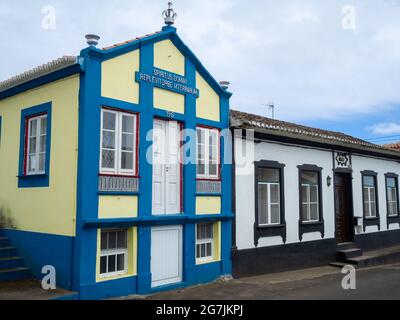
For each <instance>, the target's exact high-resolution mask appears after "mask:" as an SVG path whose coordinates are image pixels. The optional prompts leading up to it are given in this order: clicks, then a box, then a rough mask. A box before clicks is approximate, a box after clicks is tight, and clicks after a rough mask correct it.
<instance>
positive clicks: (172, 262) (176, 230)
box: [151, 226, 182, 288]
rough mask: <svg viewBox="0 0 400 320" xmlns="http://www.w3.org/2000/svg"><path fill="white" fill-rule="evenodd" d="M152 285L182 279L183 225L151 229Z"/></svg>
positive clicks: (176, 281) (156, 285) (171, 282)
mask: <svg viewBox="0 0 400 320" xmlns="http://www.w3.org/2000/svg"><path fill="white" fill-rule="evenodd" d="M151 274H152V279H151V286H152V287H153V288H154V287H159V286H163V285H167V284H173V283H178V282H181V281H182V226H167V227H154V228H152V230H151Z"/></svg>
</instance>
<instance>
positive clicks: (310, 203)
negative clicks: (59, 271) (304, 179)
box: [300, 183, 320, 223]
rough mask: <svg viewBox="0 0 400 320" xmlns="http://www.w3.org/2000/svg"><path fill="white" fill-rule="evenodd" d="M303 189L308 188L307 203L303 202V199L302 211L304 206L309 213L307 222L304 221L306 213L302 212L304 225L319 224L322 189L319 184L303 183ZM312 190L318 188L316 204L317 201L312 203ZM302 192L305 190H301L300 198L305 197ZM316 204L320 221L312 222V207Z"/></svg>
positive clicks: (307, 213)
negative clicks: (320, 192) (320, 193)
mask: <svg viewBox="0 0 400 320" xmlns="http://www.w3.org/2000/svg"><path fill="white" fill-rule="evenodd" d="M301 187H302V189H303V188H304V187H306V190H307V201H306V202H303V199H301V210H303V206H304V205H306V208H307V212H306V216H307V220H304V219H303V213H304V212H302V215H301V216H302V217H301V219H302V222H303V223H313V222H319V220H320V207H319V188H320V187H319V184H311V183H302V184H301ZM311 188H316V189H317V201H316V202H315V201H311ZM302 192H303V190H301V193H300V197H302V196H303V194H302ZM315 204H316V205H317V210H318V211H317V213H318V219H315V220H312V219H311V205H315Z"/></svg>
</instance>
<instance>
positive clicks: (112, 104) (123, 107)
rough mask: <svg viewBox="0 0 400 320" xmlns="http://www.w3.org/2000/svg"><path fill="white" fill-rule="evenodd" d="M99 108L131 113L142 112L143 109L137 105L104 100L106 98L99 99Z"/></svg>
mask: <svg viewBox="0 0 400 320" xmlns="http://www.w3.org/2000/svg"><path fill="white" fill-rule="evenodd" d="M100 106H101V107H110V108H116V109H121V110H126V111H131V112H138V113H139V112H141V111H143V108H141V106H140V105H138V104H134V103H130V102H125V101H121V100H116V99H111V98H106V97H101V98H100Z"/></svg>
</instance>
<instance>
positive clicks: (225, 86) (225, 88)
mask: <svg viewBox="0 0 400 320" xmlns="http://www.w3.org/2000/svg"><path fill="white" fill-rule="evenodd" d="M230 84H231V83H230V82H229V81H220V83H219V85H220V86H221V87H222V89H224V90H228V88H229V85H230Z"/></svg>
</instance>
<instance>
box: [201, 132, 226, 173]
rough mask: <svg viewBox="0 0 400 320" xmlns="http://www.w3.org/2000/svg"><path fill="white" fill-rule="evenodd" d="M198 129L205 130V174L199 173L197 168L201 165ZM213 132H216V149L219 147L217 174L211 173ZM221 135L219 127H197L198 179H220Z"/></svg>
mask: <svg viewBox="0 0 400 320" xmlns="http://www.w3.org/2000/svg"><path fill="white" fill-rule="evenodd" d="M197 130H200V131H203V132H204V140H205V141H204V149H205V150H204V174H199V173H198V171H197V169H198V167H197V166H198V165H199V152H198V147H199V146H198V144H199V141H198V138H197ZM211 133H215V134H216V142H217V145H216V149H217V163H216V165H217V171H216V174H215V175H213V174H210V135H211ZM220 160H221V159H220V136H219V130H218V129H212V128H206V127H197V128H196V164H197V166H196V175H197V178H198V179H208V180H219V179H220V172H219V171H220Z"/></svg>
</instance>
